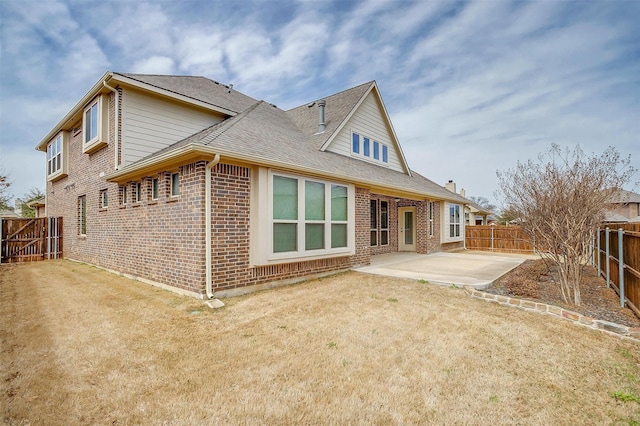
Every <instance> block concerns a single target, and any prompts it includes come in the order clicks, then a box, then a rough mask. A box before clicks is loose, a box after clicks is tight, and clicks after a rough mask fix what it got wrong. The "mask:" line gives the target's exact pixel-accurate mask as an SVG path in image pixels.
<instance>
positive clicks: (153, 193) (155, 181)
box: [151, 178, 159, 200]
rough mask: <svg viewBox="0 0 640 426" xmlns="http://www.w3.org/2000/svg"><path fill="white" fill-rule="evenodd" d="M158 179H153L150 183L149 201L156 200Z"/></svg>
mask: <svg viewBox="0 0 640 426" xmlns="http://www.w3.org/2000/svg"><path fill="white" fill-rule="evenodd" d="M158 192H159V191H158V178H154V179H153V181H152V182H151V199H153V200H157V199H158Z"/></svg>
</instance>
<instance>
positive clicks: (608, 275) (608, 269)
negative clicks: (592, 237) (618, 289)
mask: <svg viewBox="0 0 640 426" xmlns="http://www.w3.org/2000/svg"><path fill="white" fill-rule="evenodd" d="M609 231H610V230H609V227H608V226H607V227H606V228H605V230H604V246H605V257H604V260H605V261H606V263H605V270H606V271H607V288H609V287H610V285H609V283H610V278H611V274H610V272H611V271H610V269H611V267H610V265H609Z"/></svg>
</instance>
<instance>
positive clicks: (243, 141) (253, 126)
mask: <svg viewBox="0 0 640 426" xmlns="http://www.w3.org/2000/svg"><path fill="white" fill-rule="evenodd" d="M317 142H318V141H317V139H315V138H313V137H309V136H308V135H305V133H304V132H303V131H302V130H301V129H300V128H298V126H297V125H296V123H295V122H294V121H293V120H292V119H291V116H290V114H288V113H287V112H285V111H283V110H281V109H279V108H277V107H275V106H273V105H271V104H269V103H266V102H264V101H260V102H258V103H256V104H254V105H252V106H251V107H250V108H248V109H247V110H245V111H244V112H243V113H242V114H239V115H237V116H235V117H231V118H229V119H227V120H225V121H223V122H221V123H218V124H215V125H213V126H211V127H209V128H207V129H205V130H203V131H201V132H199V133H197V134H195V135H192V136H190V137H188V138H186V139H184V140H182V141H180V142H177V143H175V144H174V145H171V146H170V147H168V148H165V149H164V150H163V151H160V152H158V153H156V154H153V156H156V155H158V154H161V153H165V152H169V151H171V150H174V149H178V148H180V147H182V146H186V145H190V144H199V145H203V146H209V147H212V148H213V149H214V150H216V151H220V152H221V153H222V154H223V157H225V156H226V157H230V156H231V157H234V158H235V159H239V160H243V159H244V160H249V159H250V160H255V159H259V160H261V161H264V162H267V163H269V162H271V163H274V162H275V163H280V164H289V165H291V166H292V167H295V166H303V167H304V168H306V169H312V170H314V171H317V172H318V173H319V174H322V175H326V176H328V177H334V178H335V179H346V180H353V181H356V182H368V183H370V184H371V185H375V186H380V187H385V188H389V189H391V190H393V189H396V190H397V191H409V192H414V193H419V194H422V195H424V196H425V197H428V196H429V197H434V198H438V199H447V200H454V201H458V202H462V203H465V202H466V201H467V200H466V199H465V198H463V197H461V196H459V195H457V194H453V193H451V192H450V191H448V190H446V189H445V188H444V187H442V186H440V185H438V184H436V183H435V182H433V181H431V180H429V179H427V178H425V177H424V176H421V175H419V174H418V173H415V174H414V175H413V176H409V175H407V174H404V173H401V172H397V171H395V170H392V169H388V168H385V167H380V166H377V165H375V164H370V163H367V162H365V161H361V160H357V159H355V158H352V157H347V156H344V155H340V154H336V153H333V152H322V151H320V150H319V148H318V146H317ZM134 166H135V163H134V164H133V165H131V166H130V167H134Z"/></svg>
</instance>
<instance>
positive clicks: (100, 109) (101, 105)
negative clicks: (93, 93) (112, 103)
mask: <svg viewBox="0 0 640 426" xmlns="http://www.w3.org/2000/svg"><path fill="white" fill-rule="evenodd" d="M108 105H109V104H108V97H107V96H98V97H97V98H95V99H94V100H92V101H91V103H89V105H87V106H86V108H85V109H84V114H83V115H82V133H83V134H82V142H83V150H82V152H84V153H85V154H90V153H92V152H94V151H96V150H98V149H99V148H101V147H103V146H105V145H106V144H107V139H108V137H107V126H106V124H104V125H103V123H106V121H107V119H108V118H107V110H108Z"/></svg>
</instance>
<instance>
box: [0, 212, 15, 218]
mask: <svg viewBox="0 0 640 426" xmlns="http://www.w3.org/2000/svg"><path fill="white" fill-rule="evenodd" d="M0 217H11V218H19V217H20V215H19V214H18V213H16V212H14V211H13V210H0Z"/></svg>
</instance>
